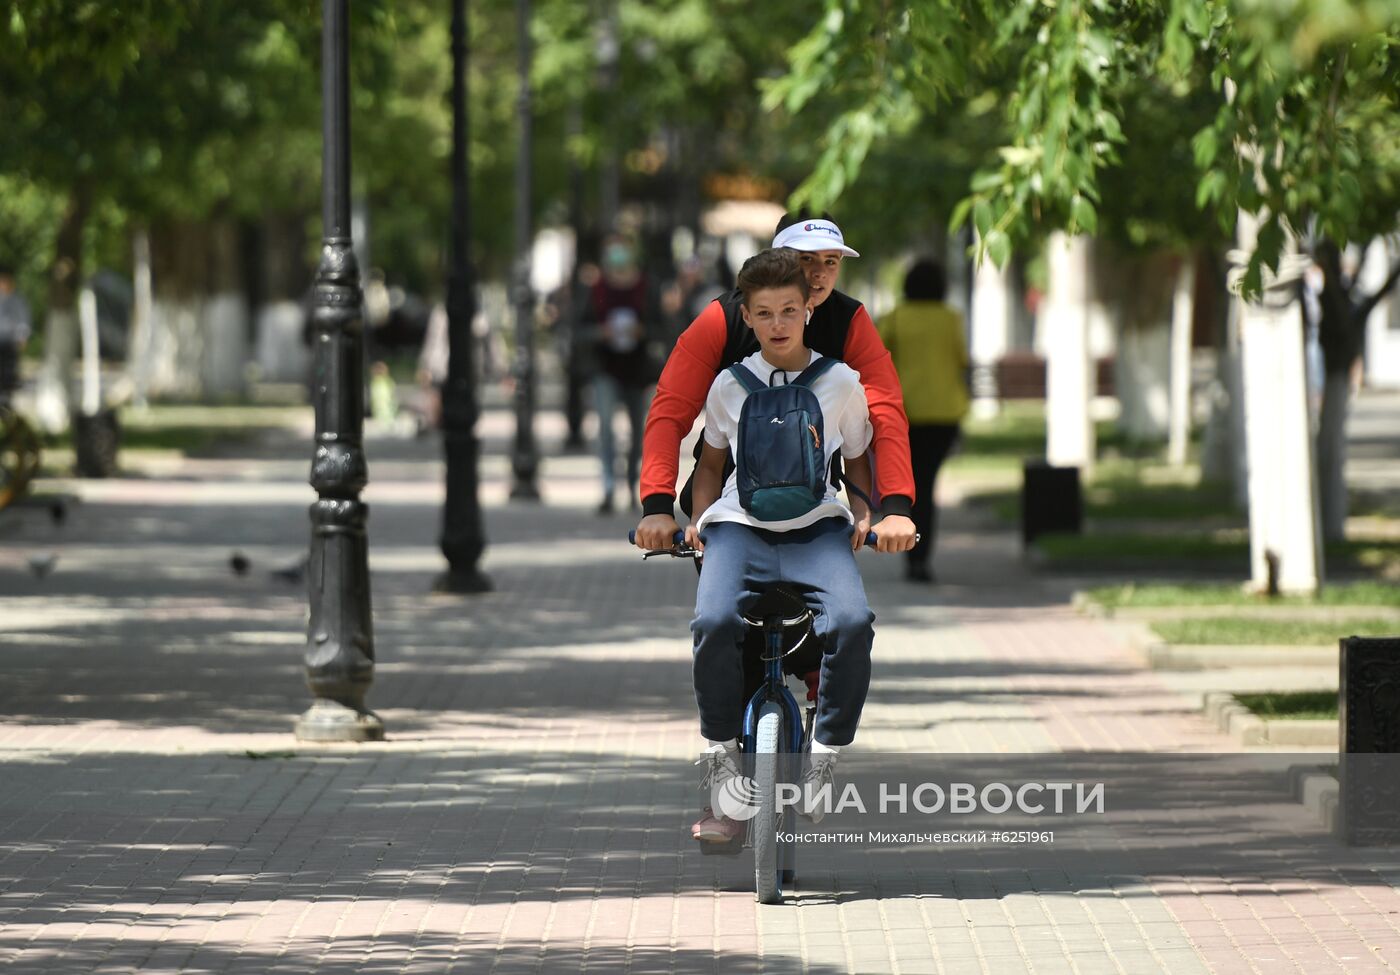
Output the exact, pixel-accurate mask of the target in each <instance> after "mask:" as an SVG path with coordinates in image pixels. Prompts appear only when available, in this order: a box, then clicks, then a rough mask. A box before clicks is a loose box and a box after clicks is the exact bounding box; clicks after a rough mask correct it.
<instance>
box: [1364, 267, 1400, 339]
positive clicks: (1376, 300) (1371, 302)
mask: <svg viewBox="0 0 1400 975" xmlns="http://www.w3.org/2000/svg"><path fill="white" fill-rule="evenodd" d="M1397 281H1400V261H1397V262H1396V264H1395V266H1394V267H1392V268H1391V269H1390V274H1388V275H1386V279H1385V282H1384V283H1383V284H1382V285H1381V286H1380V287H1379V288H1377V289H1376V293H1375V294H1373V295H1370V296H1368V297H1367V298H1366V299H1364V300H1363V301H1362V302H1361V303H1360V304H1358V305H1357V306H1356V312H1355V314H1356V319H1357V322H1358V323H1360V324H1365V322H1366V319H1367V318H1369V317H1370V315H1371V312H1372V310H1374V309H1375V307H1376V305H1378V304H1380V300H1381V299H1382V298H1384V297H1385V296H1386V292H1388V291H1390V289H1391V288H1393V287H1395V282H1397Z"/></svg>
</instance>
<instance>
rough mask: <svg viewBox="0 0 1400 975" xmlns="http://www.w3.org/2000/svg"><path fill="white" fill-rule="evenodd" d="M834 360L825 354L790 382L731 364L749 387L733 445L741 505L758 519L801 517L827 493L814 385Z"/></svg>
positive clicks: (822, 431)
mask: <svg viewBox="0 0 1400 975" xmlns="http://www.w3.org/2000/svg"><path fill="white" fill-rule="evenodd" d="M834 365H836V360H835V359H832V358H830V357H828V356H821V357H819V358H818V359H817V360H816V361H815V362H813V363H812V364H811V365H809V366H808V367H807V368H806V369H804V370H802V372H801V373H799V374H798V376H797V378H796V379H794V380H793V381H792V382H790V383H788V384H787V385H786V386H771V385H767V384H765V383H763V382H761V381H760V380H759V378H758V377H757V376H755V375H754V374H753V373H752V372H750V371H749V370H748V369H747V368H745V367H744V365H743V364H742V363H741V364H738V365H733V366H730V367H729V373H730V375H732V376H733V377H734V378H735V379H736V380H738V381H739V384H740V385H742V386H743V387H744V389H746V390H747V391H748V396H747V397H746V398H745V399H744V406H743V409H742V410H741V411H740V412H739V440H738V444H737V445H736V446H735V449H734V466H735V479H736V481H737V484H738V488H739V504H741V505H742V506H743V508H744V510H745V511H747V512H749V514H751V515H753V516H754V517H755V518H757V519H758V520H759V521H786V520H787V519H789V518H797V517H800V516H801V515H805V514H806V513H807V512H809V511H811V510H812V509H813V508H815V507H816V506H817V505H819V504H821V502H822V499H823V498H824V497H826V454H825V452H824V451H823V450H822V444H823V443H824V442H825V441H824V438H825V436H826V431H825V429H824V428H823V426H822V407H821V403H820V401H819V400H818V399H817V394H816V393H814V392H812V389H811V385H812V383H814V382H816V381H817V379H818V377H820V376H821V375H822V374H823V373H825V372H826V371H827V370H828V369H830V368H831V367H832V366H834ZM775 371H777V370H775Z"/></svg>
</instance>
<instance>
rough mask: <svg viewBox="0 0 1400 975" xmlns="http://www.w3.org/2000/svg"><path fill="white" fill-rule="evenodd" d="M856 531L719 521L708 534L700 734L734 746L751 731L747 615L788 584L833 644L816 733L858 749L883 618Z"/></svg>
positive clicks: (699, 628) (699, 609)
mask: <svg viewBox="0 0 1400 975" xmlns="http://www.w3.org/2000/svg"><path fill="white" fill-rule="evenodd" d="M851 530H852V529H851V525H850V524H849V523H848V522H847V521H846V520H845V519H843V518H825V519H823V520H821V521H819V522H817V523H816V524H814V525H811V526H809V527H807V528H802V529H798V530H797V531H790V532H771V531H765V530H762V529H756V528H750V527H749V526H747V525H741V524H738V523H736V522H724V521H721V522H714V523H712V524H710V525H708V526H706V528H705V530H704V531H702V532H701V533H700V539H701V541H703V542H704V543H705V566H704V571H702V572H701V573H700V584H699V587H698V588H697V590H696V593H695V619H694V621H692V622H691V624H690V629H691V632H692V633H693V634H694V637H695V700H696V703H697V704H698V705H699V706H700V734H701V735H703V736H704V737H705V738H708V739H710V740H712V741H728V740H729V739H730V738H737V737H738V736H739V735H740V733H741V732H742V731H743V716H744V705H745V704H746V703H747V702H746V701H744V700H742V697H743V693H744V671H743V660H742V658H741V656H740V653H741V644H742V641H743V638H744V633H745V630H746V629H747V624H746V623H745V622H744V621H743V618H742V617H741V615H740V614H741V613H742V612H743V610H744V609H745V608H746V607H748V606H751V605H753V603H754V602H755V601H757V599H758V597H759V595H761V594H762V592H763V590H764V588H765V586H767V585H769V584H771V583H776V582H784V583H787V584H788V585H789V586H791V587H792V588H794V589H795V590H797V591H798V592H800V593H802V594H803V596H804V598H805V599H806V601H807V605H808V606H809V607H810V608H811V610H812V612H813V613H814V614H815V615H816V624H815V625H816V631H817V635H818V636H819V637H821V638H822V641H823V644H824V646H825V649H824V652H823V654H822V664H821V689H820V690H819V692H818V694H817V715H816V723H815V725H814V728H813V732H812V734H813V737H814V738H815V739H816V740H817V741H819V742H821V743H822V744H823V745H849V744H850V743H851V741H852V740H853V739H854V738H855V734H856V725H858V724H859V723H860V712H861V708H862V707H863V706H864V705H865V695H866V692H867V691H868V690H869V689H870V645H871V643H872V641H873V640H874V638H875V628H874V622H875V614H874V613H872V612H871V611H870V606H869V604H868V603H867V602H866V599H865V586H864V585H863V584H862V583H861V578H860V570H859V569H858V568H857V567H856V560H855V553H854V552H852V551H851Z"/></svg>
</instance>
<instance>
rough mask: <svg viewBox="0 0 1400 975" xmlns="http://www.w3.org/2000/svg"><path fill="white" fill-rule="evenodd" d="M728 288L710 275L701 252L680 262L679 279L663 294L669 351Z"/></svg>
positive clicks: (662, 304) (663, 310)
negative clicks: (691, 324)
mask: <svg viewBox="0 0 1400 975" xmlns="http://www.w3.org/2000/svg"><path fill="white" fill-rule="evenodd" d="M727 290H728V288H727V287H725V286H724V285H721V284H719V283H718V282H717V281H715V280H714V279H713V278H711V277H707V275H706V273H705V260H704V258H702V257H701V256H700V255H699V254H693V255H691V256H690V257H687V258H686V259H685V260H683V261H681V262H680V264H679V265H677V267H676V277H675V279H674V280H673V281H671V282H670V283H669V284H667V285H666V288H665V289H664V290H663V291H662V293H661V312H662V317H663V319H664V320H665V330H666V336H665V338H666V352H667V354H669V353H670V351H671V349H672V347H674V346H675V344H676V339H678V338H680V334H681V333H682V332H684V331H685V330H686V326H688V325H689V324H690V323H691V322H693V321H694V320H695V319H697V318H699V317H700V313H701V312H702V311H704V310H705V306H706V305H708V304H709V303H710V302H712V301H714V300H715V299H716V298H718V297H719V296H720V295H722V294H724V293H725V291H727Z"/></svg>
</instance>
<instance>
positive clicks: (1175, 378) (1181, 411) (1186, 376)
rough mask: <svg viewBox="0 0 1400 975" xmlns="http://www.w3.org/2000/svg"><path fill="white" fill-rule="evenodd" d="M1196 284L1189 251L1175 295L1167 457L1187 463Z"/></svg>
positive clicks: (1179, 463)
mask: <svg viewBox="0 0 1400 975" xmlns="http://www.w3.org/2000/svg"><path fill="white" fill-rule="evenodd" d="M1195 288H1196V255H1195V254H1187V255H1186V256H1185V258H1183V259H1182V262H1181V271H1180V272H1179V273H1178V274H1177V278H1176V292H1175V293H1174V294H1173V295H1172V338H1171V344H1172V351H1171V400H1170V403H1171V406H1170V411H1171V412H1170V415H1169V417H1168V421H1167V461H1168V462H1169V463H1171V464H1174V465H1176V466H1177V467H1180V466H1181V465H1183V464H1185V463H1186V448H1187V446H1188V444H1189V443H1190V439H1191V319H1192V313H1193V311H1194V308H1195V305H1194V300H1193V299H1194V297H1195Z"/></svg>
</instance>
